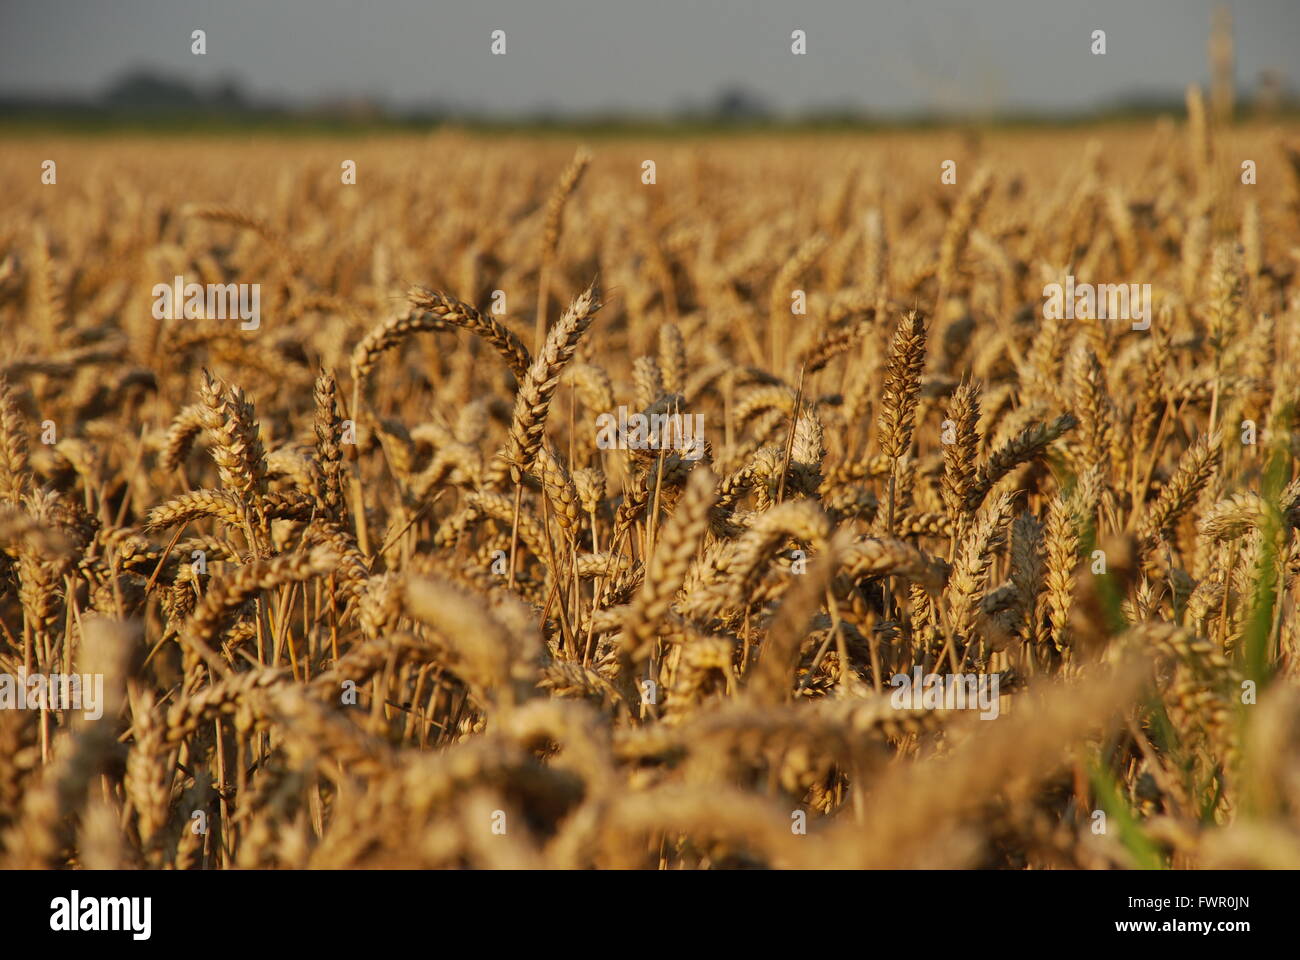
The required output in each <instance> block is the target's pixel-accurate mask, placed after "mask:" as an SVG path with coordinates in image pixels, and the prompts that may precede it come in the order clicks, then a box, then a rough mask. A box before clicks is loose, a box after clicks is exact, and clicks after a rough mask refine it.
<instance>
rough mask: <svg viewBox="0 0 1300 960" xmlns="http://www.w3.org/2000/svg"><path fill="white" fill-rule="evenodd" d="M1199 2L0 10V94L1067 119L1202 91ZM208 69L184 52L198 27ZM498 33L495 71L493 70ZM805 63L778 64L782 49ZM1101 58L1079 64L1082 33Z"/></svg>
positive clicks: (426, 1) (1260, 3)
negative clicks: (191, 85)
mask: <svg viewBox="0 0 1300 960" xmlns="http://www.w3.org/2000/svg"><path fill="white" fill-rule="evenodd" d="M1213 6H1214V2H1213V0H1089V2H1086V3H1085V2H1078V0H1068V2H1062V0H897V2H867V0H859V2H851V0H603V2H602V0H460V2H448V0H346V2H344V0H220V2H216V0H208V2H202V0H111V2H110V0H0V92H3V93H5V94H14V93H50V92H58V93H66V94H90V93H94V92H97V91H99V90H100V89H102V88H103V87H104V86H105V85H106V84H107V83H108V82H109V81H110V80H111V79H113V78H114V77H116V76H118V75H120V74H121V73H123V72H124V71H126V70H128V69H131V68H135V67H141V66H144V67H150V68H155V69H158V70H162V71H166V72H170V73H174V74H177V75H181V76H185V77H187V78H189V79H191V80H194V81H197V82H200V83H212V82H215V81H217V80H218V79H220V78H223V77H230V78H234V79H236V80H238V81H239V82H240V84H241V85H242V86H243V87H244V88H245V89H246V90H247V91H248V92H250V93H252V94H255V95H259V96H271V97H276V98H285V99H290V100H295V101H301V102H310V101H314V100H320V99H325V98H334V97H341V96H358V95H369V96H377V97H381V98H383V99H385V100H388V101H391V102H394V103H397V104H401V105H413V104H420V103H428V102H440V103H444V104H453V105H458V106H463V107H472V108H476V109H483V110H486V111H491V112H495V113H518V112H525V111H531V110H535V109H537V108H541V107H546V108H550V109H553V110H556V111H559V112H582V111H589V110H596V109H624V110H634V111H641V112H654V111H664V110H671V109H674V108H677V107H680V106H682V105H683V104H686V103H697V104H698V103H704V102H708V101H711V100H712V99H713V98H714V97H715V96H716V95H717V93H718V92H719V90H721V89H722V88H724V87H729V86H738V87H743V88H745V89H748V90H751V91H753V92H755V93H757V94H759V95H760V96H762V97H763V98H764V99H765V100H767V101H768V102H770V103H771V104H773V105H774V106H776V107H777V108H779V109H782V110H789V111H794V110H798V109H801V108H806V107H816V106H825V105H850V106H854V107H857V108H864V109H867V110H872V111H885V112H896V111H914V110H922V109H933V108H938V109H944V110H972V109H973V110H982V109H1008V108H1012V109H1017V108H1031V109H1042V110H1070V109H1076V108H1086V107H1089V106H1092V105H1096V104H1099V103H1105V102H1107V101H1110V100H1113V99H1115V98H1117V97H1120V96H1124V95H1127V94H1132V93H1135V92H1140V93H1157V94H1171V93H1172V94H1177V93H1178V92H1180V91H1181V90H1182V88H1183V87H1184V86H1185V85H1186V84H1187V83H1189V82H1192V81H1199V82H1202V83H1204V82H1205V81H1206V80H1207V78H1208V64H1207V55H1206V44H1207V37H1208V32H1209V26H1210V20H1211V9H1212V8H1213ZM1229 7H1230V8H1231V9H1232V11H1233V21H1234V26H1235V32H1236V39H1237V78H1238V83H1239V85H1242V86H1245V87H1247V88H1249V87H1253V86H1254V84H1255V82H1256V79H1257V77H1258V74H1259V72H1260V71H1261V70H1263V69H1266V68H1273V69H1279V70H1283V71H1285V72H1286V73H1287V74H1288V80H1289V82H1290V83H1291V84H1292V86H1293V87H1294V84H1295V80H1296V78H1295V76H1292V75H1291V74H1292V73H1294V72H1295V71H1296V68H1297V59H1296V56H1295V51H1296V49H1297V46H1298V44H1300V0H1249V2H1247V0H1237V2H1235V3H1230V4H1229ZM196 27H201V28H203V29H205V30H206V31H207V37H208V53H207V55H206V56H203V57H197V56H194V55H192V54H191V53H190V31H191V30H193V29H195V28H196ZM496 28H500V29H503V30H505V31H506V33H507V37H508V53H507V54H506V56H504V57H495V56H491V55H490V54H489V51H488V44H489V33H490V32H491V30H493V29H496ZM795 28H801V29H803V30H806V31H807V33H808V54H807V55H806V56H803V57H796V56H793V55H791V53H790V32H791V30H793V29H795ZM1097 28H1101V29H1104V30H1106V33H1107V47H1108V51H1107V54H1106V56H1104V57H1101V56H1092V55H1091V54H1090V53H1089V50H1088V47H1089V36H1090V34H1091V31H1092V30H1093V29H1097Z"/></svg>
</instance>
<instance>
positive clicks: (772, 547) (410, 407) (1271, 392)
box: [0, 91, 1300, 869]
mask: <svg viewBox="0 0 1300 960" xmlns="http://www.w3.org/2000/svg"><path fill="white" fill-rule="evenodd" d="M1296 137H1297V131H1296V130H1295V129H1293V128H1292V127H1289V126H1287V125H1286V124H1285V123H1280V122H1279V123H1278V124H1276V125H1268V126H1266V125H1263V124H1243V125H1237V126H1228V125H1226V124H1219V123H1216V122H1213V121H1212V120H1211V119H1209V118H1207V116H1206V111H1205V108H1204V106H1203V105H1202V103H1201V99H1200V97H1199V94H1197V93H1196V92H1195V91H1193V92H1192V93H1191V95H1190V96H1189V99H1188V110H1187V113H1186V115H1184V116H1179V117H1177V118H1168V119H1166V120H1163V121H1161V122H1160V123H1158V124H1150V123H1146V122H1143V123H1133V124H1124V125H1115V126H1105V127H1096V128H1092V129H1086V128H1085V129H1070V130H1066V129H1061V130H1032V129H1030V130H1013V129H1012V130H988V131H944V130H936V131H928V132H926V131H917V132H909V133H884V134H880V135H873V136H859V135H844V136H836V135H830V134H820V135H800V136H791V137H787V138H783V137H780V136H776V135H772V134H768V135H753V136H749V135H745V136H715V137H702V138H686V139H678V140H649V139H648V140H644V141H637V140H629V139H609V140H606V139H601V138H595V139H592V140H589V141H588V142H586V143H585V144H584V145H579V144H577V143H576V142H572V141H570V140H567V139H564V138H561V137H555V138H525V137H512V136H484V135H478V134H471V133H468V132H455V131H443V132H439V133H436V134H433V135H430V136H428V137H411V136H403V137H396V136H394V137H387V138H379V139H346V138H336V139H320V138H312V137H304V138H297V139H283V140H279V139H274V138H264V139H258V138H254V139H250V140H247V141H235V140H231V139H223V138H220V137H212V138H202V137H194V138H179V139H162V138H153V139H151V138H148V137H119V138H114V139H112V140H96V139H93V138H80V139H79V138H76V137H67V138H56V137H48V138H39V137H35V136H27V137H25V138H15V139H10V140H8V141H7V142H6V146H5V149H4V151H3V153H0V171H2V173H3V178H4V182H5V183H6V184H7V185H9V186H10V191H9V195H8V197H7V199H6V202H5V205H6V208H7V210H6V214H5V217H4V218H3V222H2V223H0V377H2V379H0V549H2V550H3V552H2V553H0V630H2V633H0V671H3V673H5V674H8V675H10V676H11V677H18V676H24V675H26V676H30V675H33V674H39V675H43V676H47V677H48V676H51V675H59V674H62V675H65V676H66V675H69V674H78V675H81V676H84V677H87V678H90V677H94V676H100V677H102V681H103V685H102V697H101V698H100V702H99V704H98V709H97V710H96V711H94V714H92V713H91V712H89V711H87V710H81V711H78V710H75V709H59V708H57V704H55V703H53V702H52V701H42V703H40V704H37V705H36V707H37V708H36V709H0V864H3V865H4V866H8V867H17V868H60V867H75V868H109V867H138V868H147V869H217V868H304V867H305V868H339V867H434V868H438V867H481V868H517V867H544V868H591V867H596V868H644V869H719V868H738V867H777V868H827V867H839V868H900V867H957V868H960V867H991V868H1005V869H1063V868H1064V869H1068V868H1084V869H1108V868H1138V867H1151V866H1169V867H1174V868H1202V867H1251V868H1266V867H1300V694H1298V691H1297V681H1298V680H1300V664H1298V662H1297V656H1300V622H1298V621H1297V618H1296V616H1295V613H1296V610H1295V607H1296V601H1297V598H1298V597H1300V594H1297V576H1298V575H1300V481H1298V480H1297V470H1296V458H1297V455H1298V454H1300V442H1298V438H1300V435H1298V434H1297V432H1296V431H1297V426H1296V424H1295V415H1296V402H1297V399H1300V380H1298V379H1297V377H1296V376H1295V370H1296V364H1297V363H1300V297H1298V294H1300V283H1298V282H1297V279H1296V270H1297V266H1298V264H1297V258H1298V256H1300V240H1298V237H1300V231H1298V227H1300V154H1297V149H1296V146H1295V144H1296V143H1297V139H1296ZM575 150H576V152H575ZM49 159H53V160H55V161H56V163H57V182H56V183H55V184H44V183H41V180H40V173H39V171H40V170H41V169H42V166H41V165H42V163H43V162H44V161H45V160H49ZM1246 160H1250V161H1252V162H1253V163H1254V164H1255V165H1256V166H1257V169H1258V182H1257V183H1243V182H1242V162H1243V161H1246ZM345 161H352V162H353V163H354V164H355V170H356V183H355V184H346V183H343V182H342V177H341V175H340V169H341V166H342V165H343V164H344V162H345ZM646 161H653V163H654V182H653V183H646V182H644V180H645V171H646V169H647V168H646V167H645V166H644V164H645V162H646ZM945 161H952V162H953V164H954V167H953V169H954V170H955V173H956V183H951V184H950V183H944V182H942V174H943V169H944V168H943V165H944V163H945ZM174 277H183V278H185V280H186V281H187V282H190V281H192V282H196V283H199V284H228V283H244V284H257V285H258V287H259V291H260V323H259V324H258V325H257V326H256V328H255V329H245V328H244V326H243V325H241V323H240V321H239V319H238V318H233V319H232V318H229V317H221V316H212V315H209V313H208V311H207V310H206V309H203V310H196V311H194V312H195V313H196V314H198V315H193V316H186V315H183V314H182V315H181V316H178V317H174V318H172V317H159V316H158V311H157V309H156V302H155V293H154V288H155V285H157V284H165V285H170V284H171V283H172V281H173V278H174ZM1067 277H1071V278H1074V280H1077V281H1078V282H1079V283H1084V282H1091V283H1135V284H1149V285H1150V287H1149V289H1150V292H1151V299H1150V301H1149V307H1150V311H1149V316H1148V317H1147V321H1146V326H1145V327H1143V325H1142V323H1140V322H1130V321H1129V320H1128V319H1118V318H1094V317H1088V316H1080V315H1078V314H1075V315H1073V316H1070V317H1068V318H1067V317H1059V316H1052V315H1049V314H1051V311H1049V310H1047V309H1045V294H1044V291H1045V288H1046V287H1047V285H1049V284H1052V283H1057V282H1061V283H1064V282H1065V280H1066V278H1067ZM1081 312H1082V313H1086V312H1087V311H1086V310H1085V311H1081ZM620 408H621V409H622V410H623V414H624V416H626V417H633V416H634V415H637V414H647V415H661V416H666V417H673V416H677V415H682V416H687V417H690V418H692V420H690V421H685V422H698V423H700V424H702V425H703V442H702V443H699V442H697V443H695V444H693V445H689V446H688V445H684V444H679V445H672V444H668V443H664V442H660V443H658V444H651V445H649V446H642V447H638V446H637V444H635V443H620V442H614V443H609V442H604V441H602V439H601V438H602V433H601V425H602V424H603V423H608V420H609V418H617V417H618V416H619V411H620ZM604 438H605V441H607V440H608V439H609V434H608V433H606V434H604ZM617 439H620V438H618V437H617V436H616V440H617ZM621 439H624V440H625V439H627V438H626V437H622V438H621ZM633 439H635V437H634V438H633ZM661 441H662V438H661ZM913 676H916V677H922V676H939V677H961V678H970V687H969V689H970V690H972V691H973V690H976V689H978V690H979V691H981V692H991V694H992V695H991V696H990V697H989V698H988V699H987V700H983V701H981V707H982V709H980V710H972V709H965V710H961V709H949V707H951V706H952V704H951V703H948V702H943V703H936V702H934V701H933V700H930V699H928V698H917V699H915V700H908V701H903V702H900V699H899V697H898V696H897V691H898V690H900V689H901V688H900V686H899V685H898V684H899V679H900V677H907V678H911V677H913ZM87 682H88V683H89V682H90V681H89V680H87ZM962 682H965V681H962ZM990 684H992V685H991V686H990ZM19 705H20V706H21V705H22V704H19ZM95 714H98V715H95Z"/></svg>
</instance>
